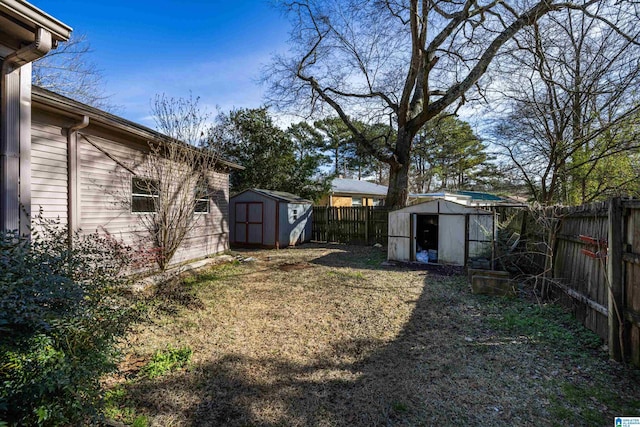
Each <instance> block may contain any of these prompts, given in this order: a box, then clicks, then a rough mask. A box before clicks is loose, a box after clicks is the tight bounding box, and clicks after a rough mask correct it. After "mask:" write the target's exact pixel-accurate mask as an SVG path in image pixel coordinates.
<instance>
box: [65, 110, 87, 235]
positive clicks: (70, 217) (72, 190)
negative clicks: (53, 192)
mask: <svg viewBox="0 0 640 427" xmlns="http://www.w3.org/2000/svg"><path fill="white" fill-rule="evenodd" d="M87 126H89V116H82V118H81V119H80V120H79V121H78V122H76V123H74V124H72V125H71V126H69V127H68V128H67V129H66V131H67V132H66V133H67V233H68V234H69V235H68V239H69V246H70V247H71V245H72V244H73V233H75V231H76V229H77V228H78V227H77V223H79V221H80V203H79V202H80V200H79V199H80V191H79V188H78V185H79V183H78V130H80V129H84V128H86V127H87Z"/></svg>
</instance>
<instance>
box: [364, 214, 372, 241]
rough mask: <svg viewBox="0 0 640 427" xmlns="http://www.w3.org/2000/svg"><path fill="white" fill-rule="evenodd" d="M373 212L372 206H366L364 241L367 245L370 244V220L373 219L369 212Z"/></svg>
mask: <svg viewBox="0 0 640 427" xmlns="http://www.w3.org/2000/svg"><path fill="white" fill-rule="evenodd" d="M370 212H371V208H370V207H369V206H367V207H366V208H364V241H365V243H366V245H367V246H369V221H370V220H371V216H370V215H369V213H370Z"/></svg>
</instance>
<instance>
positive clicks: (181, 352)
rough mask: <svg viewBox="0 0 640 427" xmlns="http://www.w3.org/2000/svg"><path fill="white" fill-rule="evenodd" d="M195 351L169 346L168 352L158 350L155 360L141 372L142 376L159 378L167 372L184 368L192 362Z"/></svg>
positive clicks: (154, 356)
mask: <svg viewBox="0 0 640 427" xmlns="http://www.w3.org/2000/svg"><path fill="white" fill-rule="evenodd" d="M192 354H193V351H192V350H191V349H190V348H189V347H181V348H173V347H171V346H169V347H168V348H167V349H166V350H158V351H156V352H155V353H154V355H153V358H152V359H151V361H150V362H149V363H147V364H146V365H145V366H144V367H143V368H142V369H141V370H140V375H141V376H144V377H147V378H149V379H154V378H158V377H160V376H162V375H164V374H166V373H167V372H171V371H175V370H176V369H180V368H184V367H185V366H187V365H188V364H189V362H190V361H191V355H192Z"/></svg>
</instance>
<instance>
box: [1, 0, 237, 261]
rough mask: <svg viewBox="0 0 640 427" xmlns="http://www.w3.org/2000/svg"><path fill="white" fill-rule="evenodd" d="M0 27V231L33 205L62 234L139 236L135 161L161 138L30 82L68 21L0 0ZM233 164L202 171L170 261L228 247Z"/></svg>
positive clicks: (141, 192)
mask: <svg viewBox="0 0 640 427" xmlns="http://www.w3.org/2000/svg"><path fill="white" fill-rule="evenodd" d="M0 28H2V31H1V32H0V58H1V59H2V80H1V83H2V84H1V85H0V96H1V97H2V111H1V116H2V122H1V128H0V129H1V138H2V139H1V142H2V144H1V146H0V190H1V191H0V230H1V231H10V230H19V231H20V232H21V233H22V234H23V235H25V234H29V233H30V232H31V229H32V225H33V224H32V221H33V215H32V213H37V212H42V215H43V216H44V217H45V218H55V219H59V221H60V222H61V223H62V224H64V225H66V226H68V228H69V232H70V233H73V232H75V231H80V232H94V231H101V232H108V233H109V234H111V235H112V236H115V237H116V238H119V239H121V240H122V241H123V242H124V243H126V244H130V245H134V246H135V245H137V244H139V242H141V241H144V237H145V233H148V232H147V231H146V228H145V227H144V225H143V224H142V222H141V221H140V219H141V216H140V215H141V211H144V209H138V208H136V206H138V207H140V206H143V205H145V198H147V199H148V198H149V197H153V195H152V194H145V188H144V187H143V186H141V185H140V184H139V182H141V181H140V180H143V181H144V179H145V178H147V177H146V175H145V171H144V167H143V165H144V163H145V162H144V159H145V156H148V155H149V154H150V144H164V143H167V142H166V141H167V140H168V138H167V137H166V136H165V135H162V134H160V133H158V132H156V131H154V130H152V129H149V128H147V127H145V126H142V125H139V124H136V123H133V122H131V121H128V120H126V119H123V118H122V117H118V116H115V115H113V114H110V113H107V112H104V111H101V110H99V109H96V108H93V107H90V106H88V105H84V104H82V103H79V102H77V101H74V100H72V99H69V98H67V97H64V96H61V95H59V94H56V93H54V92H51V91H48V90H45V89H42V88H38V87H32V86H31V61H33V60H35V59H37V58H38V57H40V56H42V55H44V54H46V53H47V52H48V51H49V50H50V49H52V48H55V46H56V44H57V42H62V41H65V40H67V39H68V38H69V35H70V33H71V28H69V27H68V26H66V25H64V24H62V23H60V22H59V21H57V20H55V19H54V18H52V17H50V16H49V15H47V14H46V13H44V12H42V11H40V10H38V9H37V8H35V7H33V6H32V5H30V4H29V3H27V2H24V1H22V0H0ZM173 143H177V142H173ZM233 168H241V167H240V166H238V165H235V164H233V163H230V162H227V161H224V160H219V161H217V163H216V168H215V170H211V171H209V172H208V175H209V176H207V177H206V179H207V185H208V191H207V193H206V196H205V197H204V198H203V199H202V200H199V201H198V204H199V205H198V206H199V212H198V214H197V215H194V216H193V221H194V222H195V223H194V224H193V226H192V227H190V231H189V234H188V235H187V236H186V238H185V240H184V241H183V243H182V245H181V247H180V249H179V250H178V252H177V253H176V255H175V256H174V258H173V260H172V263H179V262H183V261H187V260H191V259H197V258H203V257H205V256H208V255H212V254H215V253H219V252H221V251H224V250H226V249H228V248H229V225H228V224H229V222H228V217H229V216H228V215H229V172H230V170H231V169H233ZM136 180H138V181H136ZM136 182H138V184H136ZM147 202H148V200H147ZM205 208H206V209H205Z"/></svg>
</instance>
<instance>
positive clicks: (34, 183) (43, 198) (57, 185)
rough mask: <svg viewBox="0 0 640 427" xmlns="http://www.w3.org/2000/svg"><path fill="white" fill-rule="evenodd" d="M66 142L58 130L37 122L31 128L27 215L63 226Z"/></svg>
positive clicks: (65, 193)
mask: <svg viewBox="0 0 640 427" xmlns="http://www.w3.org/2000/svg"><path fill="white" fill-rule="evenodd" d="M67 191H68V188H67V141H66V137H64V136H62V134H61V129H60V128H59V127H56V126H52V125H48V124H46V123H43V122H41V121H33V122H32V128H31V212H32V215H33V217H34V218H35V217H36V216H37V215H38V212H39V210H40V209H41V208H42V216H43V217H44V218H49V219H59V220H60V222H61V223H62V224H65V225H66V224H67Z"/></svg>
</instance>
